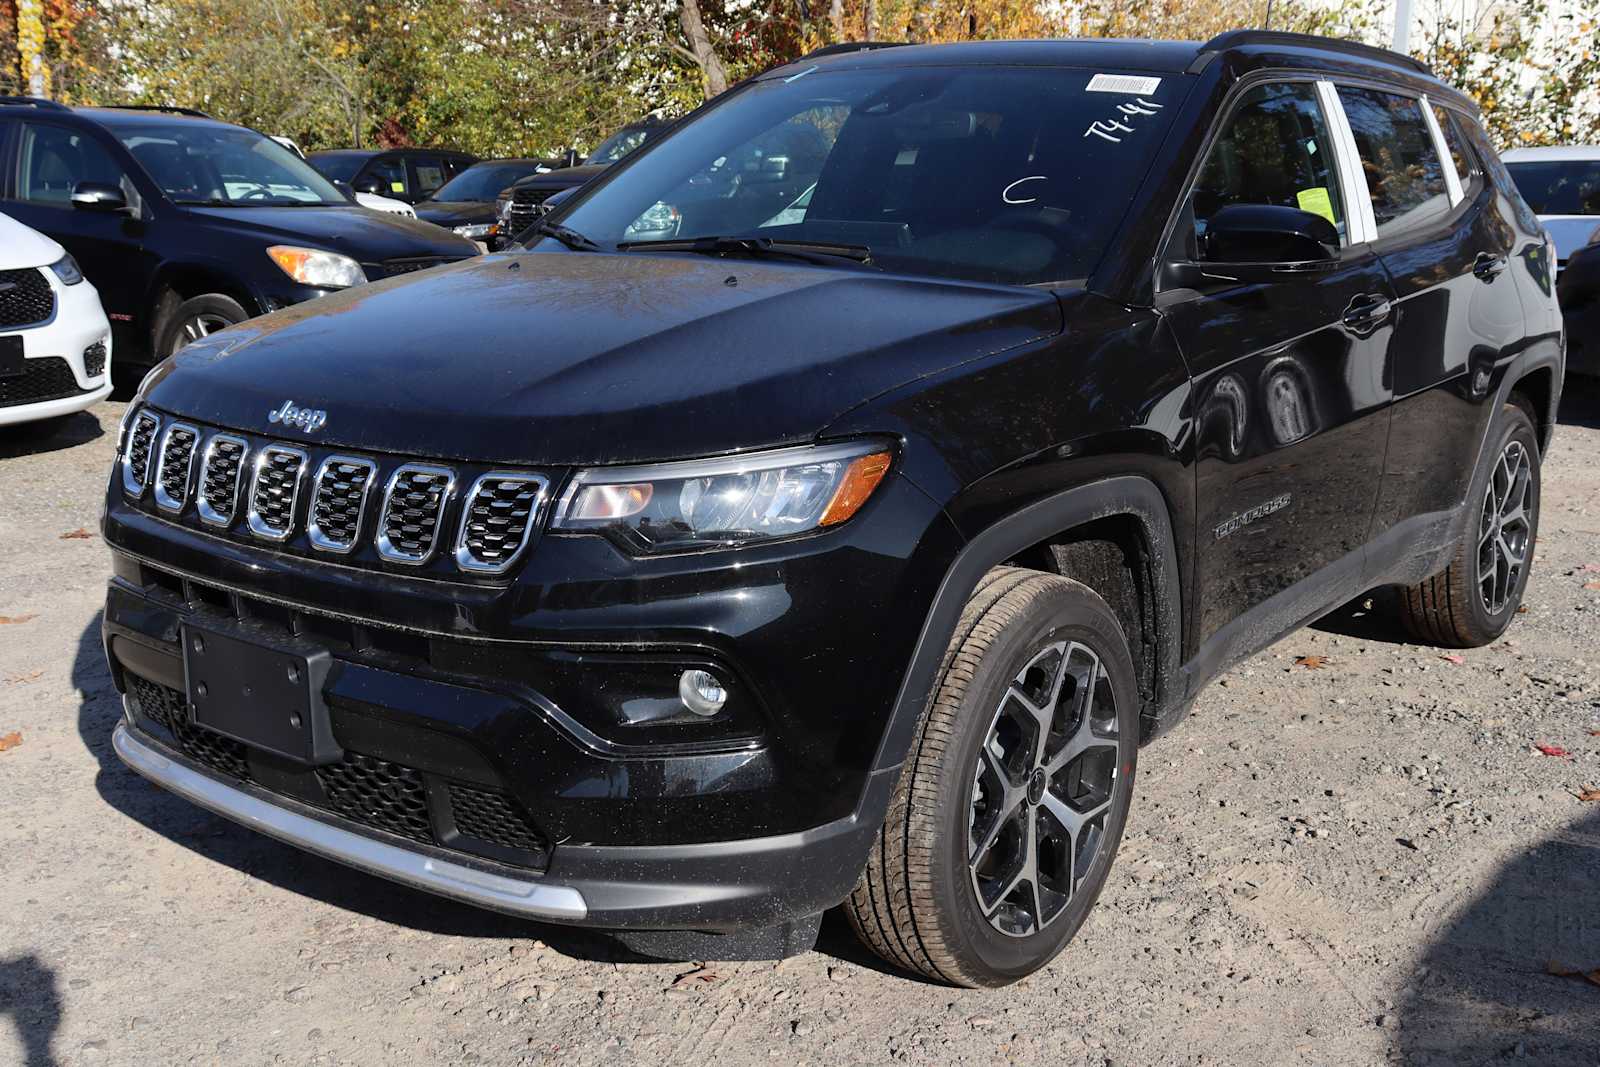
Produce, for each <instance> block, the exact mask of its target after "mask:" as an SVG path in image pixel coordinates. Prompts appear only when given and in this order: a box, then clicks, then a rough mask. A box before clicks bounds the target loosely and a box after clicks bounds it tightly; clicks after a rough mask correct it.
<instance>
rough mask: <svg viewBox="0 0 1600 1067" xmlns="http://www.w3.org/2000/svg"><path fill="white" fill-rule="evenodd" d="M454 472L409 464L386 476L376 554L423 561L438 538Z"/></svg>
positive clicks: (388, 557) (417, 561) (431, 553)
mask: <svg viewBox="0 0 1600 1067" xmlns="http://www.w3.org/2000/svg"><path fill="white" fill-rule="evenodd" d="M454 487H455V475H453V474H452V473H451V472H450V471H448V470H446V469H444V468H443V467H424V466H422V465H421V464H411V465H409V466H405V467H401V468H400V469H399V470H397V471H395V472H394V474H393V475H391V476H390V478H389V488H388V489H387V490H386V491H385V492H384V494H383V524H382V526H381V527H380V528H379V530H378V555H380V556H382V557H383V558H384V559H388V560H393V561H394V562H396V563H413V564H417V563H426V562H427V561H428V560H429V558H430V557H432V555H433V550H434V548H435V546H436V545H437V544H438V540H439V522H440V520H441V519H442V518H444V502H445V498H447V497H448V496H449V495H450V491H451V490H452V489H453V488H454Z"/></svg>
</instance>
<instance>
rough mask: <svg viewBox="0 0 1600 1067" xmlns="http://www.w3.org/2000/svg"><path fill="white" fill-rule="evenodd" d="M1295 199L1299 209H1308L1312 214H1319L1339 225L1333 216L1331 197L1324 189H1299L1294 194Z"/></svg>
mask: <svg viewBox="0 0 1600 1067" xmlns="http://www.w3.org/2000/svg"><path fill="white" fill-rule="evenodd" d="M1294 198H1295V200H1296V201H1297V202H1298V203H1299V204H1300V210H1301V211H1309V212H1311V213H1312V214H1313V215H1321V216H1322V217H1323V218H1325V219H1327V220H1328V221H1329V222H1331V223H1333V224H1334V225H1335V226H1337V225H1339V223H1338V221H1337V220H1336V219H1334V217H1333V197H1331V196H1329V195H1328V190H1326V189H1301V190H1300V191H1299V192H1298V193H1295V194H1294Z"/></svg>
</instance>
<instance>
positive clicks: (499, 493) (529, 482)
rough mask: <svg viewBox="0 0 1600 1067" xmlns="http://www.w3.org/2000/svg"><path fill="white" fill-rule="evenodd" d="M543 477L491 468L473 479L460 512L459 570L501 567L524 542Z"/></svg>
mask: <svg viewBox="0 0 1600 1067" xmlns="http://www.w3.org/2000/svg"><path fill="white" fill-rule="evenodd" d="M546 487H547V483H546V482H545V480H544V479H543V478H535V477H529V476H527V475H519V474H508V473H506V472H504V471H494V472H491V473H489V474H485V475H484V476H483V477H481V478H479V479H478V480H477V481H476V482H474V483H473V486H472V491H471V492H469V493H468V494H467V503H466V506H465V508H463V509H462V514H461V536H460V537H459V538H458V545H459V547H457V549H456V562H457V563H459V564H460V565H461V568H462V569H463V570H469V571H488V572H498V571H503V570H505V569H506V568H507V567H509V566H511V564H512V563H514V562H515V561H516V558H517V555H518V554H519V553H520V552H521V551H522V547H523V546H524V545H526V544H527V543H528V531H529V530H530V529H531V528H532V525H533V521H534V519H535V518H536V517H537V514H538V511H539V505H540V504H541V503H543V501H544V492H545V489H546Z"/></svg>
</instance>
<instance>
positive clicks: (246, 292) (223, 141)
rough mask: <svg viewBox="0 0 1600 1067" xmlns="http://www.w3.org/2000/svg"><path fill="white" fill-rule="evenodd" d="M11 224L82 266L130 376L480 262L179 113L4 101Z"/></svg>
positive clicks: (247, 137) (287, 161) (1, 127)
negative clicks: (291, 314) (277, 323)
mask: <svg viewBox="0 0 1600 1067" xmlns="http://www.w3.org/2000/svg"><path fill="white" fill-rule="evenodd" d="M0 210H3V211H4V212H5V213H6V214H8V215H10V216H12V217H13V218H15V219H17V220H18V221H19V222H23V223H25V224H27V225H29V226H31V227H33V228H34V229H36V230H38V231H40V232H41V233H44V234H47V235H49V236H50V237H52V238H54V239H55V240H56V241H58V242H60V243H61V245H62V246H63V247H65V248H66V249H67V251H68V252H71V253H72V255H73V258H75V259H76V260H77V261H78V264H79V265H80V266H81V267H82V269H83V273H84V275H85V276H86V277H87V278H88V279H89V281H91V282H93V283H94V286H95V288H96V289H98V290H99V291H100V300H101V303H102V304H103V305H104V306H105V309H106V315H107V317H108V318H110V320H111V327H112V331H113V333H114V334H115V337H116V346H115V347H116V353H117V362H118V363H129V362H132V363H153V362H156V361H157V360H159V359H161V358H162V357H164V356H166V355H168V354H169V353H171V352H172V351H174V350H175V349H177V348H178V347H180V346H181V345H183V344H184V343H186V342H187V341H191V340H194V339H195V338H197V337H202V336H205V335H206V334H209V333H212V332H214V331H215V330H218V329H221V328H223V327H225V326H229V325H232V324H233V323H237V322H243V321H244V320H245V319H248V318H250V317H251V316H254V315H259V314H261V313H263V312H267V311H273V310H276V309H278V308H282V307H287V306H289V305H290V304H297V303H300V302H301V301H304V300H309V299H311V298H312V297H317V296H322V295H324V294H327V293H330V292H333V291H335V290H337V289H343V288H346V287H349V286H352V285H359V284H361V283H363V282H367V281H374V280H376V279H379V278H387V277H391V276H393V275H396V274H408V273H411V272H412V271H416V270H420V269H422V268H424V267H433V266H438V265H439V264H442V263H448V262H453V261H455V260H458V259H464V258H466V257H468V256H472V255H476V254H477V252H478V249H477V248H476V247H475V246H474V245H473V244H472V243H471V242H469V241H466V240H463V239H462V238H459V237H456V236H454V235H452V234H448V233H441V232H440V231H439V230H438V228H437V227H434V226H428V225H425V224H423V223H420V222H417V221H415V220H411V219H400V218H396V217H394V216H387V215H379V214H378V213H376V212H372V211H367V210H365V209H364V208H360V207H357V206H356V205H355V204H354V203H353V202H351V200H350V198H349V197H348V196H347V195H346V194H345V193H343V192H342V191H340V190H339V189H337V188H335V187H334V186H333V185H332V184H331V183H330V182H328V181H327V180H326V179H324V178H323V177H322V176H321V175H319V174H318V173H317V172H316V171H314V170H312V169H311V167H309V166H307V165H306V163H305V162H304V161H303V160H301V159H300V158H299V157H298V156H296V155H295V154H294V153H293V152H290V151H289V150H288V149H286V148H284V147H283V146H282V145H280V144H278V143H277V142H275V141H273V140H272V139H270V138H268V137H264V136H262V135H261V134H259V133H256V132H255V131H254V130H248V129H245V128H243V127H241V126H233V125H230V124H228V123H225V122H218V121H216V120H214V119H210V118H207V117H206V116H204V115H202V114H200V113H199V112H196V111H188V110H184V109H179V108H83V107H80V108H68V107H64V106H62V105H61V104H57V103H53V102H51V101H48V100H35V99H32V98H28V97H0Z"/></svg>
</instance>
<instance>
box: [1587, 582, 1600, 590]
mask: <svg viewBox="0 0 1600 1067" xmlns="http://www.w3.org/2000/svg"><path fill="white" fill-rule="evenodd" d="M1583 587H1584V588H1585V589H1600V582H1584V583H1583Z"/></svg>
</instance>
